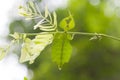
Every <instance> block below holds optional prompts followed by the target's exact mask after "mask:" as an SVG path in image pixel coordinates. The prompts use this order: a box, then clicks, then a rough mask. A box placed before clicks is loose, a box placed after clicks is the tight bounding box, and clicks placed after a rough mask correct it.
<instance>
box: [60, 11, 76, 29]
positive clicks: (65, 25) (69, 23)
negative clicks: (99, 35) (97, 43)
mask: <svg viewBox="0 0 120 80" xmlns="http://www.w3.org/2000/svg"><path fill="white" fill-rule="evenodd" d="M74 26H75V22H74V19H73V17H72V15H71V14H70V13H69V16H68V17H66V18H64V19H63V20H61V22H60V27H61V28H62V29H63V30H64V31H68V30H71V29H73V28H74Z"/></svg>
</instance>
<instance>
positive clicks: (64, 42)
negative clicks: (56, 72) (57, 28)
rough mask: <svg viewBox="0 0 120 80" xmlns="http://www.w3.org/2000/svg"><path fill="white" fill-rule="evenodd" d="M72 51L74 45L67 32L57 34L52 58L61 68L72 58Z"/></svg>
mask: <svg viewBox="0 0 120 80" xmlns="http://www.w3.org/2000/svg"><path fill="white" fill-rule="evenodd" d="M71 53H72V46H71V44H70V42H69V40H68V38H67V34H66V33H63V34H59V33H58V34H55V37H54V40H53V44H52V60H53V62H55V63H57V65H58V67H59V69H61V67H62V66H63V64H64V63H67V62H68V61H69V60H70V57H71Z"/></svg>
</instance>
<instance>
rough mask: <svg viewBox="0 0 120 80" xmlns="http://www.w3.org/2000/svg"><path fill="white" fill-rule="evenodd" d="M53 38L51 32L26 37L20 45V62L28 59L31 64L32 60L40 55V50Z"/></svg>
mask: <svg viewBox="0 0 120 80" xmlns="http://www.w3.org/2000/svg"><path fill="white" fill-rule="evenodd" d="M52 40H53V35H52V34H40V35H37V36H36V37H35V39H32V40H31V39H29V38H26V40H25V42H24V43H23V45H22V49H21V57H20V62H21V63H23V62H26V61H30V62H29V63H30V64H32V63H33V62H34V60H35V59H36V58H37V57H38V56H39V55H40V53H41V51H42V50H43V49H44V48H45V47H46V46H47V45H49V44H50V43H51V42H52Z"/></svg>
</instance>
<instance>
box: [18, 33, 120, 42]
mask: <svg viewBox="0 0 120 80" xmlns="http://www.w3.org/2000/svg"><path fill="white" fill-rule="evenodd" d="M56 33H61V34H62V33H64V31H57V32H41V33H19V34H26V35H28V36H34V35H39V34H56ZM67 33H68V34H75V35H85V36H101V37H106V38H111V39H114V40H117V41H120V38H118V37H114V36H111V35H107V34H101V33H86V32H67Z"/></svg>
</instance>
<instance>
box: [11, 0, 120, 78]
mask: <svg viewBox="0 0 120 80" xmlns="http://www.w3.org/2000/svg"><path fill="white" fill-rule="evenodd" d="M118 1H119V0H118ZM56 2H57V0H56ZM63 3H64V2H63ZM119 5H120V4H119ZM119 5H118V4H117V2H116V3H115V0H68V7H67V8H59V9H57V10H56V13H57V16H58V23H59V22H60V20H61V19H62V18H64V17H66V16H68V10H70V12H71V13H72V15H73V17H74V19H75V23H76V26H75V28H74V29H73V30H72V31H81V32H93V33H95V32H97V33H104V34H109V35H113V36H117V37H120V6H119ZM34 25H35V21H34V20H33V21H24V20H22V19H21V20H20V19H19V20H15V21H13V22H12V23H11V24H10V27H9V30H10V33H14V32H39V30H35V31H34V30H33V26H34ZM89 39H90V36H82V35H76V36H75V37H74V39H73V40H72V41H71V44H72V46H73V53H72V57H71V59H70V61H69V63H67V64H65V65H64V66H63V68H62V70H61V71H59V70H58V67H57V65H56V64H55V63H53V62H52V60H51V46H48V47H47V48H46V49H45V50H44V51H43V52H42V53H41V55H40V56H39V57H38V58H37V59H36V60H35V63H33V64H32V65H29V64H28V63H26V65H27V66H28V68H29V69H31V70H33V73H34V76H33V78H32V80H120V42H118V41H115V40H112V39H108V38H102V40H94V41H90V40H89Z"/></svg>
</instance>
